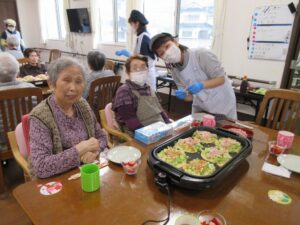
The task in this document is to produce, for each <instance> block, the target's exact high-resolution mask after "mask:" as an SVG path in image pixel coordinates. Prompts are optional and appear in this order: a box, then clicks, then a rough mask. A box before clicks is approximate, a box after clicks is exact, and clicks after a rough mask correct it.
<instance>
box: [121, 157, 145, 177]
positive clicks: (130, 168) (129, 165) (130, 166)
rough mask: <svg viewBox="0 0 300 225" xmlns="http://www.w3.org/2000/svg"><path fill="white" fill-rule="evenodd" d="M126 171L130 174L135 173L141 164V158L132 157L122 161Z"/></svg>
mask: <svg viewBox="0 0 300 225" xmlns="http://www.w3.org/2000/svg"><path fill="white" fill-rule="evenodd" d="M121 164H122V166H123V169H124V172H125V173H126V174H128V175H135V174H137V172H138V169H139V167H140V164H141V159H132V158H130V157H128V158H126V159H124V160H123V161H122V163H121Z"/></svg>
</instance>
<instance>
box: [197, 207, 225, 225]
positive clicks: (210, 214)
mask: <svg viewBox="0 0 300 225" xmlns="http://www.w3.org/2000/svg"><path fill="white" fill-rule="evenodd" d="M199 221H200V225H211V224H214V225H226V220H225V218H224V217H223V216H222V215H221V214H219V213H217V212H214V211H212V210H204V211H201V212H200V213H199Z"/></svg>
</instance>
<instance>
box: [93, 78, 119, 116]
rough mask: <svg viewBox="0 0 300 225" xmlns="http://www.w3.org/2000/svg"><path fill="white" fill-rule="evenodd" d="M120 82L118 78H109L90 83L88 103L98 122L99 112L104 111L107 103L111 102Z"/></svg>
mask: <svg viewBox="0 0 300 225" xmlns="http://www.w3.org/2000/svg"><path fill="white" fill-rule="evenodd" d="M120 81H121V77H120V76H109V77H102V78H98V79H96V80H94V81H93V82H92V83H91V86H90V90H89V97H88V102H89V104H90V106H91V108H92V109H93V111H94V113H95V115H96V117H97V120H98V121H99V122H100V118H99V113H98V112H99V110H101V109H104V108H105V106H106V105H107V104H108V103H110V102H112V99H113V97H114V96H115V93H116V91H117V89H118V87H119V85H120Z"/></svg>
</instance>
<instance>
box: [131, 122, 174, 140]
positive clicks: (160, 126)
mask: <svg viewBox="0 0 300 225" xmlns="http://www.w3.org/2000/svg"><path fill="white" fill-rule="evenodd" d="M172 132H173V127H172V126H171V125H170V124H165V123H163V122H156V123H153V124H150V125H148V126H146V127H142V128H140V129H137V130H135V132H134V139H136V140H138V141H140V142H143V143H144V144H151V143H154V142H157V141H159V140H160V139H162V138H164V137H166V136H168V135H170V134H172Z"/></svg>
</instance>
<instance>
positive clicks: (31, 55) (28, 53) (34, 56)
mask: <svg viewBox="0 0 300 225" xmlns="http://www.w3.org/2000/svg"><path fill="white" fill-rule="evenodd" d="M24 56H25V58H27V61H28V64H25V65H23V66H21V68H20V75H19V76H20V77H25V76H27V75H31V76H34V77H35V76H37V75H39V74H45V73H46V72H47V70H46V67H45V65H44V64H41V63H40V57H39V54H38V52H37V51H36V50H35V49H33V48H27V49H26V50H25V51H24Z"/></svg>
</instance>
